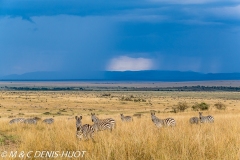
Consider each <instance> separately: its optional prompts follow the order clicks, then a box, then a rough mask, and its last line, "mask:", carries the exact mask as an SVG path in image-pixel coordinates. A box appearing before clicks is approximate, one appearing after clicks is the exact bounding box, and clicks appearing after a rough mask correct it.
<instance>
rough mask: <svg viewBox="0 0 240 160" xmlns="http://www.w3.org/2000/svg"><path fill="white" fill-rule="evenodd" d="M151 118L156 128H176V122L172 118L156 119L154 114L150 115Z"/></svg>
mask: <svg viewBox="0 0 240 160" xmlns="http://www.w3.org/2000/svg"><path fill="white" fill-rule="evenodd" d="M151 118H152V121H153V123H154V124H155V125H156V126H157V127H158V128H160V127H163V126H171V127H173V126H176V121H175V119H173V118H166V119H159V118H158V117H156V116H155V113H154V112H152V113H151Z"/></svg>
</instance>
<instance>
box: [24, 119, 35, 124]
mask: <svg viewBox="0 0 240 160" xmlns="http://www.w3.org/2000/svg"><path fill="white" fill-rule="evenodd" d="M23 123H25V124H37V120H36V119H35V118H28V119H25V120H24V121H23Z"/></svg>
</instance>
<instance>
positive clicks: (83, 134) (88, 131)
mask: <svg viewBox="0 0 240 160" xmlns="http://www.w3.org/2000/svg"><path fill="white" fill-rule="evenodd" d="M75 119H76V128H77V132H76V137H77V138H79V139H80V140H81V139H82V138H85V139H87V140H88V137H90V138H91V139H92V140H93V141H94V139H93V136H94V132H95V130H94V128H93V127H92V126H91V125H89V124H84V125H83V126H82V121H81V120H82V116H79V117H78V116H75Z"/></svg>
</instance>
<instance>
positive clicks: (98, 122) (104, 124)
mask: <svg viewBox="0 0 240 160" xmlns="http://www.w3.org/2000/svg"><path fill="white" fill-rule="evenodd" d="M120 116H121V120H122V121H123V122H131V121H133V118H132V117H131V116H124V115H123V114H120ZM75 119H76V128H77V131H76V137H77V138H78V139H80V140H81V139H86V140H88V139H89V138H91V139H92V140H93V141H94V139H93V137H94V134H95V133H96V132H98V131H104V130H110V131H112V130H113V129H114V128H115V127H116V121H115V120H114V119H113V118H107V119H99V118H98V117H97V116H96V115H95V113H91V120H92V122H93V125H90V124H84V125H82V116H79V117H78V116H75ZM151 119H152V122H153V123H154V124H155V126H156V127H157V128H161V127H164V126H171V127H174V126H176V120H175V119H173V118H166V119H160V118H158V117H157V116H156V115H155V112H151ZM38 120H39V118H37V117H35V118H28V119H24V118H15V119H12V120H11V121H10V122H9V124H13V123H25V124H37V121H38ZM42 122H43V123H46V124H52V123H53V122H54V119H53V118H48V119H44V120H43V121H42ZM189 122H190V123H191V124H198V123H213V122H214V118H213V116H211V115H208V116H203V115H202V112H199V117H191V118H190V119H189Z"/></svg>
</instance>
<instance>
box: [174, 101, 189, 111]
mask: <svg viewBox="0 0 240 160" xmlns="http://www.w3.org/2000/svg"><path fill="white" fill-rule="evenodd" d="M188 108H189V106H188V104H187V102H178V105H177V108H176V109H177V110H179V111H180V112H184V111H185V110H186V109H188Z"/></svg>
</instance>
